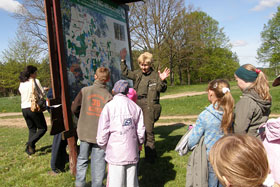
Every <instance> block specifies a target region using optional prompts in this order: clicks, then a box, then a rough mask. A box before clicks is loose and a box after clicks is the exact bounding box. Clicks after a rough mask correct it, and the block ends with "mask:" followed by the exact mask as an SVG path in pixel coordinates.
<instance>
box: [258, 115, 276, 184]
mask: <svg viewBox="0 0 280 187" xmlns="http://www.w3.org/2000/svg"><path fill="white" fill-rule="evenodd" d="M262 127H264V128H265V131H264V132H263V133H262V134H261V137H262V139H263V145H264V147H265V150H266V152H267V157H268V162H269V167H270V170H271V174H272V177H273V179H274V181H275V182H276V183H278V184H280V118H277V119H270V120H268V121H267V122H266V123H264V124H262V125H261V126H260V128H262Z"/></svg>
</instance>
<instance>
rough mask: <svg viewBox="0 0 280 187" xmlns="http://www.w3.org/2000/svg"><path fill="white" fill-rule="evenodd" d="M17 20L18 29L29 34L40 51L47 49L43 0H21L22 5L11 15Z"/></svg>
mask: <svg viewBox="0 0 280 187" xmlns="http://www.w3.org/2000/svg"><path fill="white" fill-rule="evenodd" d="M13 16H14V17H15V18H16V19H18V20H19V23H20V25H19V30H20V31H21V32H25V33H27V34H28V35H30V36H31V37H32V38H33V39H34V40H35V41H36V45H38V46H39V48H40V49H41V52H46V51H47V50H48V45H47V42H48V39H47V32H46V22H45V11H44V0H23V1H22V7H21V8H20V9H19V10H18V11H17V12H16V13H14V15H13Z"/></svg>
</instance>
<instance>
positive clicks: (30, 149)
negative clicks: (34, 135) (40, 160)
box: [25, 145, 35, 155]
mask: <svg viewBox="0 0 280 187" xmlns="http://www.w3.org/2000/svg"><path fill="white" fill-rule="evenodd" d="M25 152H26V153H27V154H28V155H33V154H34V153H35V146H34V147H32V146H30V145H26V148H25Z"/></svg>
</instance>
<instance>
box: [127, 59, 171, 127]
mask: <svg viewBox="0 0 280 187" xmlns="http://www.w3.org/2000/svg"><path fill="white" fill-rule="evenodd" d="M121 71H122V75H123V76H125V77H127V78H129V79H132V80H133V81H134V86H133V87H134V89H135V90H136V92H138V91H139V90H138V85H139V83H140V81H141V78H142V76H143V73H142V71H141V70H135V71H131V70H129V69H128V67H127V65H126V63H125V61H122V62H121ZM148 76H149V82H148V94H147V100H148V103H147V104H148V108H151V110H154V111H152V112H154V113H156V114H155V121H156V120H157V119H158V118H159V115H160V112H161V106H160V104H159V98H160V92H165V91H166V89H167V82H166V80H164V81H162V80H161V79H160V77H159V75H158V72H156V71H154V70H153V69H152V70H151V73H150V74H149V75H148Z"/></svg>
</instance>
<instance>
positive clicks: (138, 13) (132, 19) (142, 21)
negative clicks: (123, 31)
mask: <svg viewBox="0 0 280 187" xmlns="http://www.w3.org/2000/svg"><path fill="white" fill-rule="evenodd" d="M183 9H184V1H183V0H147V1H145V2H144V3H143V2H138V3H134V4H131V5H130V12H129V23H130V33H131V41H132V48H134V49H138V50H146V51H151V52H153V54H154V59H155V61H156V62H157V63H158V65H160V64H159V61H160V60H161V55H162V50H163V49H162V45H163V43H164V41H165V40H166V39H167V37H166V36H168V33H171V32H173V31H170V28H171V27H170V26H171V25H172V23H173V21H174V19H176V17H177V16H178V15H179V14H180V12H181V11H182V10H183Z"/></svg>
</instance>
